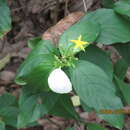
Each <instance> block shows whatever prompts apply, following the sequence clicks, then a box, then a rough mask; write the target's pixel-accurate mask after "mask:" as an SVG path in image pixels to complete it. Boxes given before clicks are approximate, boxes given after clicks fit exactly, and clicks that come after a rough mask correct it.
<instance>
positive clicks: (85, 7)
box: [83, 0, 88, 12]
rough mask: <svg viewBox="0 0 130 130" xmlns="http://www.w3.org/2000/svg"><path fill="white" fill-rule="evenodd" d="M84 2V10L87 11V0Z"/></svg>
mask: <svg viewBox="0 0 130 130" xmlns="http://www.w3.org/2000/svg"><path fill="white" fill-rule="evenodd" d="M83 4H84V11H85V12H87V10H88V9H87V5H86V0H83Z"/></svg>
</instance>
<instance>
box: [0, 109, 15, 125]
mask: <svg viewBox="0 0 130 130" xmlns="http://www.w3.org/2000/svg"><path fill="white" fill-rule="evenodd" d="M17 115H18V109H17V108H16V107H4V108H1V109H0V117H1V118H2V121H4V122H5V123H6V124H7V125H11V126H13V127H16V124H17Z"/></svg>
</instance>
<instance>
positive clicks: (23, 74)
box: [16, 41, 56, 91]
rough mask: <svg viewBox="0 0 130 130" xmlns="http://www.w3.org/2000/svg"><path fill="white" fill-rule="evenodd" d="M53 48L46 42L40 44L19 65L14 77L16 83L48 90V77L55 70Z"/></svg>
mask: <svg viewBox="0 0 130 130" xmlns="http://www.w3.org/2000/svg"><path fill="white" fill-rule="evenodd" d="M53 53H55V48H54V47H53V45H51V44H50V43H48V41H44V42H40V43H39V44H38V45H37V46H36V48H34V49H33V50H32V52H31V53H30V54H29V56H28V57H27V59H26V60H25V61H24V63H23V64H22V65H21V67H20V68H19V70H18V73H17V76H16V83H17V84H20V85H27V86H32V87H35V89H40V90H44V91H45V90H49V88H48V83H47V79H48V75H49V73H50V72H51V71H52V70H53V69H54V68H55V62H56V59H55V55H54V54H53Z"/></svg>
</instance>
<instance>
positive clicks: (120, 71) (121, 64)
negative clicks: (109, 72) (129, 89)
mask: <svg viewBox="0 0 130 130" xmlns="http://www.w3.org/2000/svg"><path fill="white" fill-rule="evenodd" d="M127 69H128V65H127V64H126V62H125V61H124V60H123V59H119V60H118V61H117V62H116V64H115V65H114V74H115V75H116V76H117V77H118V78H119V79H121V80H124V78H125V75H126V72H127Z"/></svg>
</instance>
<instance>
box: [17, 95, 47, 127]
mask: <svg viewBox="0 0 130 130" xmlns="http://www.w3.org/2000/svg"><path fill="white" fill-rule="evenodd" d="M41 110H42V111H45V109H43V108H42V106H41V103H40V98H39V96H37V95H34V96H31V97H28V98H26V100H25V101H24V102H23V104H21V105H20V113H19V115H18V123H17V127H18V128H24V127H26V126H27V125H28V124H30V123H32V122H34V121H36V120H37V119H38V118H40V117H41V116H43V115H42V114H41ZM45 112H46V111H45Z"/></svg>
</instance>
